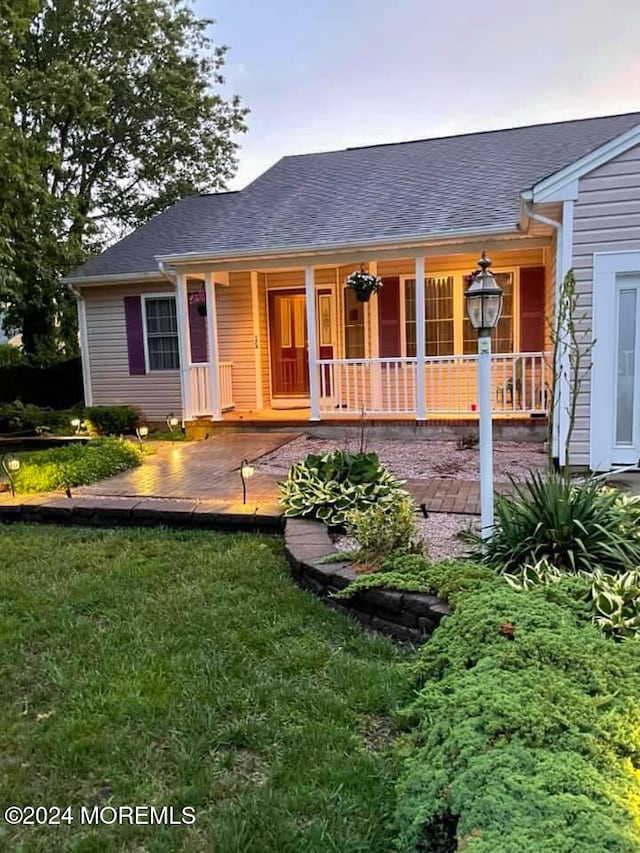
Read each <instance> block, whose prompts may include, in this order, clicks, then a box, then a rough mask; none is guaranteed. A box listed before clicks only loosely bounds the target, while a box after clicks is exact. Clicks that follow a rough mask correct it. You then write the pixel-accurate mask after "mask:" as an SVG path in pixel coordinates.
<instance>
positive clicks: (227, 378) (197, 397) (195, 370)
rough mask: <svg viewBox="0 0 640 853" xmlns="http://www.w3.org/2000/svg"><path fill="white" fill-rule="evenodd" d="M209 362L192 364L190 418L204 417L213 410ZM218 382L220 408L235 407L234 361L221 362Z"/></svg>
mask: <svg viewBox="0 0 640 853" xmlns="http://www.w3.org/2000/svg"><path fill="white" fill-rule="evenodd" d="M209 367H210V365H209V362H201V363H198V364H190V365H189V370H188V382H189V412H188V417H189V418H197V417H204V416H206V415H211V414H212V412H213V407H212V401H211V389H210V386H209ZM218 367H219V370H218V382H219V393H220V409H221V411H223V412H227V411H229V409H233V407H234V402H233V384H232V368H233V362H232V361H221V362H219V365H218Z"/></svg>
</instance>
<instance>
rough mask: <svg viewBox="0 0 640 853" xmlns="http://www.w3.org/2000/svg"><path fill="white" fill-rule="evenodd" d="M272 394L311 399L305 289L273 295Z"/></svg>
mask: <svg viewBox="0 0 640 853" xmlns="http://www.w3.org/2000/svg"><path fill="white" fill-rule="evenodd" d="M269 335H270V340H271V391H272V394H273V396H274V397H308V396H309V364H308V359H307V318H306V312H305V296H304V290H282V291H273V290H272V291H271V292H270V293H269Z"/></svg>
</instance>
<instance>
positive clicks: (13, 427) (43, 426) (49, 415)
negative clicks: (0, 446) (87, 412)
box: [0, 400, 81, 434]
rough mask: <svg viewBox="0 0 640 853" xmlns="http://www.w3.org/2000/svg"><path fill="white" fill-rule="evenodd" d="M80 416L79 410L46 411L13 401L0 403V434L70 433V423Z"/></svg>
mask: <svg viewBox="0 0 640 853" xmlns="http://www.w3.org/2000/svg"><path fill="white" fill-rule="evenodd" d="M80 416H81V409H47V408H43V407H42V406H35V405H33V404H32V403H23V402H22V401H21V400H15V401H14V402H13V403H0V433H18V432H23V433H30V432H43V431H47V430H50V431H51V432H56V433H67V434H68V433H69V432H71V426H70V421H71V420H72V418H77V417H80Z"/></svg>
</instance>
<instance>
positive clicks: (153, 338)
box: [144, 296, 180, 371]
mask: <svg viewBox="0 0 640 853" xmlns="http://www.w3.org/2000/svg"><path fill="white" fill-rule="evenodd" d="M144 306H145V320H146V333H147V356H148V362H149V363H148V368H149V370H150V371H152V370H178V369H179V367H180V356H179V354H178V322H177V319H176V300H175V298H174V297H173V296H163V297H157V298H156V297H154V298H147V299H145V300H144Z"/></svg>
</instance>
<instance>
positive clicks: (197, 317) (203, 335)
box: [189, 302, 207, 364]
mask: <svg viewBox="0 0 640 853" xmlns="http://www.w3.org/2000/svg"><path fill="white" fill-rule="evenodd" d="M204 304H205V303H204V302H200V303H197V304H195V305H194V304H193V303H191V302H190V303H189V332H190V335H191V363H192V364H198V363H201V362H203V361H206V360H207V324H206V317H204V316H203V315H202V314H201V313H200V311H198V305H200V306H201V310H202V307H204Z"/></svg>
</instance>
